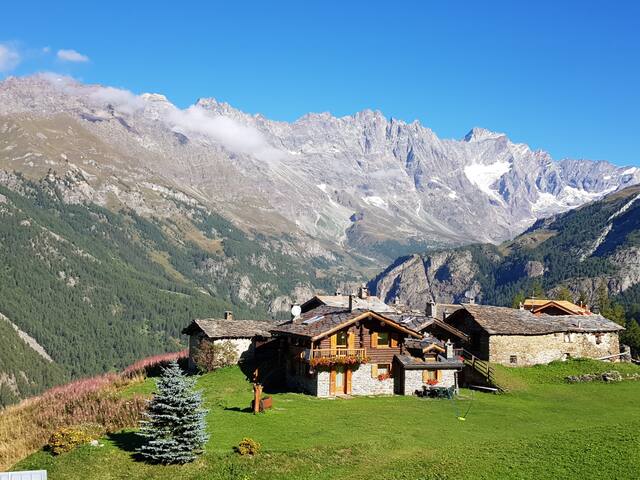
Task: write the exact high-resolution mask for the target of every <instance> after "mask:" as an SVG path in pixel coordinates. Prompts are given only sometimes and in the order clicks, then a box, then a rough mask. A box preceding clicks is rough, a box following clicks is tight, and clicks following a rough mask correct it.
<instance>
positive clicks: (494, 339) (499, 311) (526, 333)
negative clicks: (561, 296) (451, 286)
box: [447, 304, 624, 366]
mask: <svg viewBox="0 0 640 480" xmlns="http://www.w3.org/2000/svg"><path fill="white" fill-rule="evenodd" d="M447 323H448V324H449V325H452V326H453V327H455V328H457V329H458V330H461V331H462V332H464V333H465V334H466V335H468V337H469V341H468V342H466V343H464V344H462V345H461V346H464V348H465V349H467V350H469V351H470V352H471V353H473V354H474V355H475V356H477V357H478V358H480V359H482V360H488V361H490V362H495V363H500V364H503V365H509V366H521V365H536V364H544V363H549V362H552V361H554V360H566V359H568V358H577V357H588V358H596V359H602V358H605V357H613V356H615V355H618V354H619V353H620V343H619V332H620V331H621V330H624V328H623V327H621V326H620V325H618V324H617V323H615V322H612V321H611V320H608V319H606V318H604V317H603V316H601V315H595V314H590V315H547V314H543V313H538V314H533V313H531V312H530V311H529V310H525V309H514V308H507V307H494V306H488V305H466V304H465V305H463V306H462V308H461V309H460V310H457V311H456V312H454V313H453V314H451V315H450V316H449V317H448V318H447ZM614 360H615V357H614Z"/></svg>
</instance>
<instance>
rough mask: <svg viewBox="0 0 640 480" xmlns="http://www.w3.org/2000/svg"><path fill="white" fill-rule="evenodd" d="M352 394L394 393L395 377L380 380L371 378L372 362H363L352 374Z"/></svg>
mask: <svg viewBox="0 0 640 480" xmlns="http://www.w3.org/2000/svg"><path fill="white" fill-rule="evenodd" d="M351 394H352V395H392V394H393V378H387V379H386V380H378V378H377V377H376V378H371V364H370V363H363V364H361V365H360V366H359V367H357V368H356V369H355V370H353V374H352V376H351Z"/></svg>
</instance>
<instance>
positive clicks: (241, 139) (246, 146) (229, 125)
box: [41, 73, 283, 163]
mask: <svg viewBox="0 0 640 480" xmlns="http://www.w3.org/2000/svg"><path fill="white" fill-rule="evenodd" d="M41 76H42V78H45V79H46V80H48V81H49V82H50V83H51V84H52V85H54V86H56V87H57V88H60V89H62V90H63V91H65V92H66V93H68V94H70V95H78V96H84V97H85V98H88V99H89V102H90V103H91V104H93V105H94V106H95V107H97V108H104V107H105V106H106V105H107V104H109V105H112V106H113V107H114V109H115V110H116V111H117V112H119V113H124V114H129V115H132V114H134V113H135V112H137V111H139V110H143V109H144V108H145V107H146V106H147V105H149V102H153V101H157V99H158V96H153V95H148V94H145V95H136V94H134V93H132V92H130V91H129V90H124V89H120V88H113V87H102V86H97V85H92V86H88V85H82V84H79V83H77V82H76V81H75V80H74V79H73V78H71V77H67V76H64V75H58V74H53V73H49V74H41ZM161 98H162V99H163V100H164V97H161ZM154 99H155V100H154ZM157 114H158V119H159V120H161V121H162V122H164V124H165V125H166V126H167V127H168V128H169V129H171V130H173V131H174V132H179V133H182V134H184V135H187V136H194V135H195V136H198V135H199V136H202V137H204V138H206V139H209V140H213V141H214V142H216V143H220V144H222V145H223V146H224V147H225V148H227V149H228V150H230V151H232V152H236V153H241V154H247V155H252V156H254V157H256V158H258V159H259V160H262V161H265V162H269V163H277V162H278V161H279V160H280V159H281V158H282V155H283V152H282V151H281V150H278V149H276V148H275V147H272V146H271V145H270V144H269V143H268V142H267V141H266V139H265V138H264V136H263V135H262V133H261V132H260V131H259V130H258V129H256V128H254V127H252V126H249V125H243V124H242V123H241V122H239V121H237V120H235V119H232V118H229V117H225V116H221V115H213V114H211V113H210V112H208V111H207V110H206V109H204V108H202V107H200V106H197V105H193V106H191V107H189V108H186V109H184V110H181V109H179V108H177V107H175V106H174V105H172V104H171V103H169V102H167V103H166V105H164V106H163V108H160V109H158V110H157Z"/></svg>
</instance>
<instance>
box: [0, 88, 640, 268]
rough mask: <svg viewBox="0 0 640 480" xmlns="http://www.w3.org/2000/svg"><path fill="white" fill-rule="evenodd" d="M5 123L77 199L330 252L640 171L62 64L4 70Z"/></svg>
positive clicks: (491, 225)
mask: <svg viewBox="0 0 640 480" xmlns="http://www.w3.org/2000/svg"><path fill="white" fill-rule="evenodd" d="M0 133H1V134H2V137H1V139H2V142H3V143H2V145H0V147H1V148H0V152H1V153H0V167H2V168H5V169H7V170H17V171H22V172H26V174H27V175H29V174H31V175H33V176H37V175H40V176H42V174H44V173H45V172H46V170H47V169H53V170H55V171H57V174H58V176H59V177H62V178H65V181H66V187H67V193H66V198H67V199H68V201H70V202H77V201H95V202H97V203H101V204H104V205H110V204H113V203H114V202H116V203H119V204H122V205H125V206H127V207H129V208H134V209H135V210H136V211H138V212H139V213H141V214H143V215H157V214H158V212H160V213H161V214H163V215H167V214H170V212H167V211H165V209H166V208H169V207H167V206H166V204H165V203H163V198H166V197H167V196H174V197H175V196H181V197H182V198H183V199H184V201H186V202H197V203H199V204H203V205H206V206H207V207H208V208H211V209H214V210H216V211H218V212H220V213H222V214H224V215H225V216H226V217H228V218H230V219H232V220H233V221H234V222H235V223H236V224H237V225H238V226H240V227H242V228H247V229H252V230H255V231H258V232H262V233H269V234H276V235H283V234H284V235H288V236H290V237H291V239H292V242H293V243H295V244H296V245H299V246H301V248H298V249H297V253H298V254H300V255H302V254H304V253H305V252H307V254H308V255H310V256H321V257H325V258H326V259H328V260H331V259H332V258H335V257H334V255H335V253H336V252H344V251H345V250H347V251H349V252H351V253H356V252H359V251H361V250H363V249H364V250H365V252H363V253H364V254H365V255H368V256H371V255H378V256H379V255H382V256H383V257H384V254H381V253H380V251H381V250H383V249H380V248H379V249H378V250H376V251H375V252H374V253H372V251H371V250H367V249H369V248H370V247H371V246H372V245H384V242H397V243H401V244H402V243H404V244H406V243H410V242H414V243H415V242H419V243H421V244H431V245H450V244H461V243H466V242H471V241H488V242H498V241H501V240H504V239H507V238H511V237H513V236H514V235H516V234H517V233H520V232H521V231H523V230H524V229H525V228H527V227H528V226H530V225H531V224H532V223H533V222H534V221H535V220H536V219H537V218H540V217H544V216H548V215H550V214H553V213H558V212H562V211H565V210H567V209H570V208H572V207H575V206H578V205H581V204H583V203H585V202H587V201H590V200H594V199H597V198H600V197H601V196H603V195H604V194H605V193H607V192H611V191H613V190H616V189H618V188H620V187H621V186H625V185H629V184H632V183H637V182H639V181H640V171H638V169H635V168H618V167H615V166H614V165H611V164H609V163H607V162H591V161H586V160H563V161H560V162H555V161H553V160H552V159H551V158H550V156H549V155H548V154H547V153H546V152H543V151H533V150H531V149H530V148H529V147H528V146H526V145H524V144H516V143H513V142H511V141H510V140H509V139H508V138H507V137H506V136H505V135H503V134H500V133H495V132H491V131H488V130H484V129H479V128H474V129H473V130H471V131H470V132H469V133H468V134H467V135H466V136H465V137H464V139H462V140H448V139H441V138H439V137H437V136H436V135H435V134H434V133H433V132H432V131H431V130H430V129H428V128H426V127H424V126H422V125H420V123H418V122H417V121H416V122H412V123H406V122H403V121H399V120H396V119H388V118H386V117H384V116H383V115H382V114H381V113H380V112H377V111H371V110H365V111H362V112H359V113H356V114H354V115H351V116H346V117H341V118H336V117H334V116H332V115H330V114H328V113H320V114H308V115H305V116H303V117H301V118H300V119H298V120H296V121H295V122H291V123H287V122H277V121H271V120H268V119H266V118H264V117H263V116H261V115H250V114H246V113H243V112H240V111H238V110H236V109H234V108H232V107H231V106H229V105H228V104H225V103H221V102H218V101H216V100H214V99H201V100H199V101H198V102H197V103H196V104H195V105H193V106H192V107H190V108H188V109H185V110H181V109H179V108H177V107H175V106H174V105H173V104H171V103H170V102H169V101H168V100H167V99H166V98H165V97H164V96H162V95H157V94H144V95H140V96H137V95H133V94H132V93H130V92H126V91H123V90H118V89H114V88H110V87H102V86H97V85H84V84H81V83H78V82H75V81H73V80H70V79H68V78H60V77H52V76H35V77H27V78H9V79H7V80H5V81H4V82H2V83H0ZM68 172H71V174H70V176H69V174H68ZM65 175H67V176H65ZM442 274H444V273H442Z"/></svg>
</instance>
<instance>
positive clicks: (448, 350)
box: [445, 339, 455, 358]
mask: <svg viewBox="0 0 640 480" xmlns="http://www.w3.org/2000/svg"><path fill="white" fill-rule="evenodd" d="M445 348H446V353H445V354H446V356H447V358H453V357H454V356H455V354H454V353H453V343H451V340H450V339H447V343H445Z"/></svg>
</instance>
